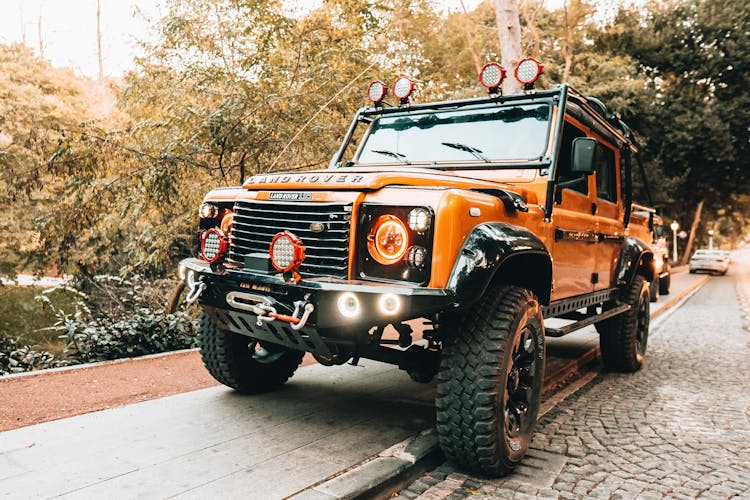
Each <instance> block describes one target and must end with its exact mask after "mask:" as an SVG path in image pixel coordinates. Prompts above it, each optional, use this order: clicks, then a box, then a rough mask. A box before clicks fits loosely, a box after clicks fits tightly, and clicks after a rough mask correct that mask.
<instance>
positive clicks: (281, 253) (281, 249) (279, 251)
mask: <svg viewBox="0 0 750 500" xmlns="http://www.w3.org/2000/svg"><path fill="white" fill-rule="evenodd" d="M268 253H269V255H270V257H271V264H273V267H275V268H276V269H277V270H279V271H281V272H287V271H292V270H294V269H297V268H298V267H299V266H300V265H301V264H302V261H303V260H305V247H304V246H303V245H302V240H300V239H299V238H298V237H297V236H296V235H295V234H293V233H290V232H289V231H284V232H281V233H278V234H276V236H274V237H273V239H272V240H271V245H270V247H269V250H268Z"/></svg>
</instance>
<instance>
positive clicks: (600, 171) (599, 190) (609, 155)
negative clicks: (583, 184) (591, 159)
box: [594, 144, 617, 202]
mask: <svg viewBox="0 0 750 500" xmlns="http://www.w3.org/2000/svg"><path fill="white" fill-rule="evenodd" d="M597 160H598V161H597V162H596V165H595V166H594V172H596V197H597V198H601V199H603V200H608V201H612V202H616V201H617V181H616V177H615V176H616V174H617V171H616V170H615V152H614V151H612V150H611V149H609V148H608V147H607V146H604V145H602V144H599V147H598V152H597Z"/></svg>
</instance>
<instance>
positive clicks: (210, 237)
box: [201, 228, 227, 264]
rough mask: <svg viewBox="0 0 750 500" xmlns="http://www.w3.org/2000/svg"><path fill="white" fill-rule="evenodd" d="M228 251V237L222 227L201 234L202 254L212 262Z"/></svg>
mask: <svg viewBox="0 0 750 500" xmlns="http://www.w3.org/2000/svg"><path fill="white" fill-rule="evenodd" d="M226 253H227V239H226V237H225V236H224V233H222V232H221V230H220V229H216V228H212V229H208V230H206V231H203V233H202V234H201V255H202V256H203V258H204V259H205V260H207V261H208V262H211V263H212V264H213V263H214V262H216V261H218V260H219V259H221V258H222V257H223V256H224V254H226Z"/></svg>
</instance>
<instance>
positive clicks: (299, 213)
mask: <svg viewBox="0 0 750 500" xmlns="http://www.w3.org/2000/svg"><path fill="white" fill-rule="evenodd" d="M234 211H235V217H234V224H233V227H232V244H231V245H230V247H229V256H228V260H229V262H230V263H234V264H238V265H244V264H245V256H246V255H247V254H249V253H257V252H260V253H264V254H266V255H268V247H269V246H270V245H271V239H272V238H273V236H274V235H275V234H276V233H279V232H281V231H291V232H292V233H294V234H296V235H297V236H299V238H300V239H301V240H302V243H303V244H304V245H305V255H306V258H305V261H304V262H303V263H302V266H301V267H300V274H303V275H305V274H306V275H313V276H332V277H335V278H346V277H347V273H348V269H349V229H350V226H351V215H352V205H351V204H346V205H343V204H333V203H314V202H305V203H299V204H292V203H276V202H261V201H240V202H237V203H236V204H235V205H234ZM313 223H317V224H316V226H317V229H320V227H321V225H322V227H324V228H325V229H324V230H323V231H322V232H313V231H312V229H311V225H313Z"/></svg>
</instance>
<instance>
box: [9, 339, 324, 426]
mask: <svg viewBox="0 0 750 500" xmlns="http://www.w3.org/2000/svg"><path fill="white" fill-rule="evenodd" d="M314 362H315V361H314V360H313V359H312V357H311V356H309V355H308V356H306V357H305V359H304V360H303V362H302V364H303V365H307V364H311V363H314ZM213 385H217V382H216V381H215V380H214V379H213V378H212V377H211V375H209V374H208V372H207V371H206V369H205V368H204V366H203V363H202V361H201V358H200V354H199V353H198V351H196V350H191V351H180V352H176V353H168V354H163V355H158V356H149V357H144V358H133V359H126V360H117V361H109V362H105V363H98V364H94V365H88V366H82V367H76V368H73V369H65V370H57V371H56V370H47V371H39V372H36V373H32V374H29V375H25V376H21V377H0V432H2V431H7V430H10V429H16V428H18V427H25V426H27V425H32V424H38V423H41V422H48V421H50V420H57V419H60V418H66V417H72V416H74V415H81V414H84V413H89V412H92V411H97V410H104V409H106V408H113V407H115V406H122V405H125V404H128V403H135V402H137V401H146V400H149V399H156V398H161V397H164V396H170V395H172V394H179V393H183V392H188V391H194V390H197V389H203V388H206V387H211V386H213Z"/></svg>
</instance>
